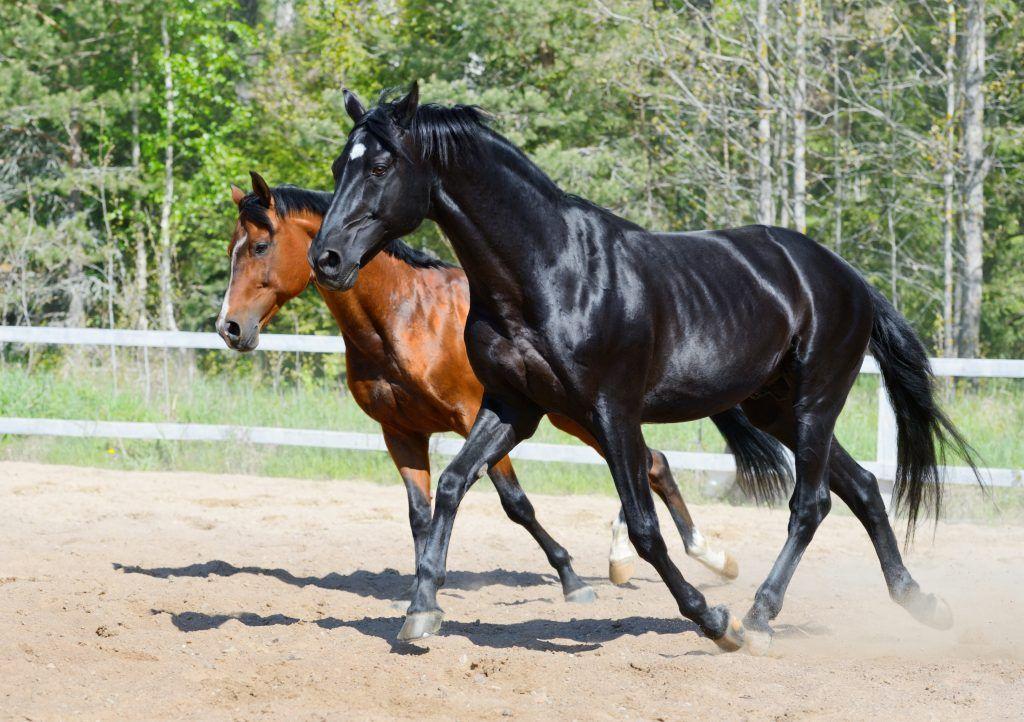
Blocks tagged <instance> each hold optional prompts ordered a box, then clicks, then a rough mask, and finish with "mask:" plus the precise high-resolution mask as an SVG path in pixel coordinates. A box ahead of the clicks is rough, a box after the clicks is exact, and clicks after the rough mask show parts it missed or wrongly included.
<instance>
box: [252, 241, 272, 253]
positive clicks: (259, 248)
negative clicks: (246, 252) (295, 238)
mask: <svg viewBox="0 0 1024 722" xmlns="http://www.w3.org/2000/svg"><path fill="white" fill-rule="evenodd" d="M268 250H270V244H269V243H267V242H266V241H262V242H260V243H257V244H256V245H254V246H253V247H252V253H253V255H254V256H262V255H263V254H264V253H266V252H267V251H268Z"/></svg>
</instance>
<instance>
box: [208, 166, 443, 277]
mask: <svg viewBox="0 0 1024 722" xmlns="http://www.w3.org/2000/svg"><path fill="white" fill-rule="evenodd" d="M270 193H271V195H272V196H273V197H274V211H275V212H276V213H277V215H278V216H280V217H281V218H287V217H288V216H290V215H291V214H293V213H304V212H305V213H313V214H315V215H318V216H323V215H325V214H326V213H327V209H328V208H329V207H330V205H331V195H332V194H331V193H328V192H325V191H314V190H309V189H308V188H299V187H298V186H293V185H281V186H275V187H274V188H271V189H270ZM269 210H270V209H269V208H267V207H266V206H265V205H264V204H263V200H262V199H261V198H260V197H259V196H258V195H256V194H255V193H249V194H248V195H246V196H245V197H244V198H242V200H241V201H240V202H239V204H238V218H239V220H241V221H245V222H248V223H251V224H253V225H254V226H256V227H257V228H262V229H264V230H266V231H273V230H274V228H273V224H272V223H271V221H270V215H269V213H268V211H269ZM233 245H234V242H233V241H232V246H233ZM231 251H232V248H228V255H230V254H231ZM384 252H385V253H387V254H388V255H389V256H391V257H392V258H397V259H398V260H399V261H402V262H404V263H406V264H408V265H410V266H412V267H413V268H456V266H454V265H453V264H451V263H448V262H447V261H442V260H441V259H440V258H435V257H433V256H431V255H428V254H426V253H424V252H423V251H420V250H417V249H415V248H413V247H412V246H410V245H409V244H408V243H404V242H403V241H401V240H398V239H396V240H394V241H391V243H389V244H388V245H387V246H385V247H384Z"/></svg>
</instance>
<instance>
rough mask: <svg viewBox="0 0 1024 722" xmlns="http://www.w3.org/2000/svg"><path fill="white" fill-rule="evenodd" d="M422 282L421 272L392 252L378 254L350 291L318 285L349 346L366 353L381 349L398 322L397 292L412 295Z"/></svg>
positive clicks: (365, 267)
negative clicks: (383, 339)
mask: <svg viewBox="0 0 1024 722" xmlns="http://www.w3.org/2000/svg"><path fill="white" fill-rule="evenodd" d="M417 280H418V276H417V269H415V268H412V267H411V266H409V264H407V263H405V262H404V261H402V260H399V259H397V258H395V257H394V256H391V255H390V254H388V253H378V254H377V256H376V257H375V258H374V259H373V260H372V261H370V262H369V263H367V264H366V265H365V266H364V267H363V268H362V269H361V270H360V271H359V279H358V280H357V281H356V284H355V286H353V287H352V289H351V290H349V291H331V290H329V289H326V288H323V287H321V286H320V285H317V287H316V290H317V291H318V292H319V293H320V296H321V297H322V298H323V299H324V302H325V303H326V304H327V308H328V309H329V310H330V312H331V315H332V316H333V317H334V322H335V323H336V324H337V325H338V330H340V331H341V335H342V336H343V337H344V338H345V345H346V347H349V348H354V349H357V350H360V351H363V352H364V353H371V352H373V351H374V350H376V349H378V348H379V346H380V337H381V335H382V332H383V331H384V330H385V329H387V328H388V327H390V325H391V324H393V323H394V322H395V321H396V320H397V319H396V317H395V314H394V311H393V308H392V298H393V296H394V292H395V290H396V289H402V291H401V292H402V293H403V294H408V293H411V292H412V289H413V288H414V287H415V285H416V283H417Z"/></svg>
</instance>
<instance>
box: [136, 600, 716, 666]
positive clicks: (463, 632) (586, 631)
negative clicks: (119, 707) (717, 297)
mask: <svg viewBox="0 0 1024 722" xmlns="http://www.w3.org/2000/svg"><path fill="white" fill-rule="evenodd" d="M151 612H152V614H154V615H159V614H166V615H168V616H169V617H170V619H171V623H172V624H173V625H174V626H175V627H176V628H177V629H179V630H180V631H182V632H202V631H207V630H210V629H217V628H219V627H220V626H222V625H224V624H226V623H228V622H231V621H235V622H239V623H241V624H244V625H245V626H247V627H269V626H279V625H281V626H290V625H293V624H303V625H305V624H314V625H316V626H317V627H320V628H321V629H328V630H334V629H353V630H355V631H357V632H359V633H360V634H362V635H364V636H367V637H376V638H377V639H381V640H383V641H385V642H387V643H388V644H389V645H390V646H391V651H392V652H393V653H395V654H414V655H415V654H425V653H427V652H428V651H429V647H428V646H427V645H429V644H430V643H431V641H439V640H441V639H443V638H445V637H465V638H466V639H468V640H469V641H470V642H472V643H473V644H474V645H476V646H478V647H489V648H493V649H507V648H510V647H518V648H522V649H529V650H532V651H537V652H567V653H570V654H575V653H580V652H592V651H594V650H596V649H600V648H601V645H603V644H605V643H606V642H610V641H612V640H615V639H619V638H620V637H631V636H632V637H636V636H640V635H642V634H652V633H653V634H680V633H683V632H695V633H697V634H700V631H699V630H698V628H697V626H696V625H694V624H693V623H692V622H689V621H687V620H685V619H678V618H677V619H659V618H655V617H635V616H634V617H626V618H624V619H614V620H613V619H571V620H568V621H565V620H550V619H529V620H526V621H522V622H511V623H507V624H496V623H493V622H481V621H479V620H477V621H475V622H460V621H445V623H444V624H443V625H442V627H441V631H440V633H439V634H438V635H437V637H430V638H427V639H425V640H420V641H419V642H416V643H411V644H410V643H405V642H398V641H396V640H395V636H396V635H397V634H398V630H399V629H400V628H401V626H402V621H403V619H404V618H403V617H401V616H399V617H363V618H362V619H351V620H346V619H338V618H336V617H324V618H322V619H316V620H312V621H306V620H302V619H298V618H296V617H289V616H287V615H284V614H271V615H267V616H262V615H259V614H254V613H248V612H241V613H236V614H204V613H202V612H194V611H188V612H179V613H176V612H170V611H166V610H161V609H153V610H151ZM686 654H690V655H693V654H706V652H703V651H691V652H687V653H686Z"/></svg>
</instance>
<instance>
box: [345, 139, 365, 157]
mask: <svg viewBox="0 0 1024 722" xmlns="http://www.w3.org/2000/svg"><path fill="white" fill-rule="evenodd" d="M365 152H366V146H365V145H363V144H362V143H356V144H355V145H354V146H352V152H351V153H349V154H348V159H349V160H355V159H356V158H362V157H363V153H365Z"/></svg>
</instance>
